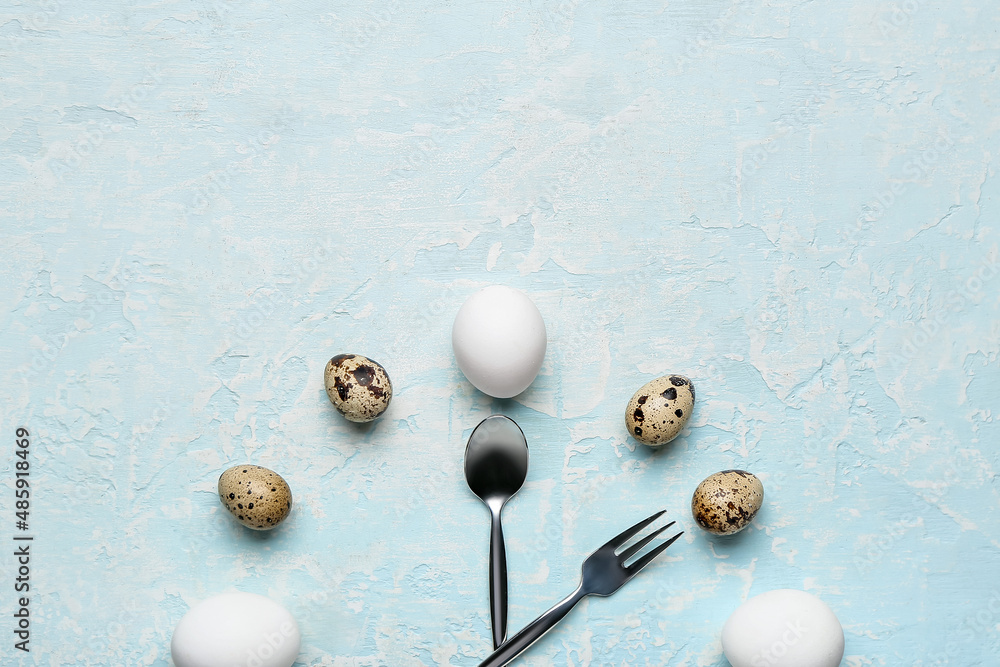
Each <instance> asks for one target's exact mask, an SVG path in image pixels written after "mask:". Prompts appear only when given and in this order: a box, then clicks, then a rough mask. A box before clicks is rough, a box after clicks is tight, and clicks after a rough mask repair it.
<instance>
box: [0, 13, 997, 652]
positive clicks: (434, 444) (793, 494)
mask: <svg viewBox="0 0 1000 667" xmlns="http://www.w3.org/2000/svg"><path fill="white" fill-rule="evenodd" d="M998 15H1000V6H998V5H997V3H995V2H991V1H990V0H966V1H959V2H949V3H940V2H938V3H932V2H929V1H927V0H907V1H906V2H899V3H881V2H879V3H868V2H834V1H832V0H818V1H813V2H798V1H795V2H793V1H782V0H777V1H775V2H769V3H752V2H747V1H719V0H699V1H693V2H679V3H678V2H659V3H620V2H611V3H593V2H584V1H583V0H560V1H559V2H556V1H554V0H553V1H551V2H548V1H542V2H534V3H503V2H479V3H455V2H444V1H442V0H431V1H418V2H414V3H403V2H398V1H397V0H375V1H373V2H362V3H322V2H298V3H285V4H278V3H264V2H253V1H251V2H231V1H229V0H185V1H180V0H177V1H174V0H166V1H164V2H155V3H133V2H119V1H116V0H112V1H110V2H106V3H101V4H100V5H99V6H98V5H96V4H94V3H68V2H64V1H63V0H38V1H35V0H26V1H25V2H21V3H11V2H5V3H3V5H2V6H0V216H2V220H3V223H2V224H3V232H2V233H3V238H4V245H3V247H4V250H5V261H4V262H3V263H2V265H0V286H2V290H0V299H2V301H3V310H2V312H3V314H4V321H3V326H2V329H0V330H2V334H0V340H2V350H3V356H4V363H3V364H2V366H0V371H2V376H0V387H2V390H0V391H2V394H0V397H2V401H3V405H4V409H3V411H2V415H3V419H2V433H3V434H4V438H3V442H4V443H6V444H5V445H4V452H3V456H0V480H2V481H0V485H2V492H3V493H2V496H3V498H2V500H0V512H2V514H0V525H2V531H0V536H2V539H3V540H4V547H3V549H2V550H0V551H2V552H3V553H5V554H7V553H8V552H12V549H11V548H9V547H10V545H11V544H13V542H12V541H11V540H12V537H13V534H14V533H16V532H18V531H17V530H16V528H15V525H14V522H15V517H14V512H15V505H14V502H15V501H14V495H13V494H14V485H15V482H14V479H15V477H14V475H15V470H16V462H17V458H16V455H15V436H14V434H15V430H16V429H17V428H18V427H26V428H28V429H29V431H30V433H31V447H30V480H31V484H32V487H31V488H32V489H33V493H34V495H33V496H32V498H31V505H30V508H31V509H30V527H29V529H28V530H27V531H25V532H27V533H30V534H31V535H33V536H34V538H35V539H34V541H33V543H32V544H33V546H32V549H33V552H32V553H33V560H32V563H31V602H30V609H31V613H32V616H31V628H32V634H31V649H32V650H31V652H30V654H27V655H25V654H22V653H20V652H15V651H14V649H13V641H12V638H13V629H14V621H13V616H12V615H13V613H14V609H15V604H16V602H15V600H14V597H13V593H12V586H13V582H14V579H15V575H16V569H15V568H16V565H15V563H14V559H13V557H12V556H10V555H6V556H4V557H3V558H0V580H2V581H0V586H2V590H4V591H5V593H4V595H3V596H2V598H0V605H2V609H0V612H2V613H0V617H2V618H3V619H4V620H2V621H0V638H2V646H0V656H2V658H3V660H2V662H3V664H5V665H6V664H17V665H168V664H169V641H170V636H171V632H172V630H173V628H174V626H175V624H176V623H177V622H178V620H179V619H180V618H181V617H182V616H183V614H184V613H185V612H186V611H187V610H188V609H189V608H190V606H191V605H193V604H195V603H197V602H198V601H200V600H202V599H204V598H206V597H208V596H211V595H214V594H216V593H219V592H222V591H226V590H245V591H250V592H256V593H262V594H265V595H269V596H271V597H272V598H274V599H275V600H278V601H280V602H281V603H282V604H284V605H286V606H287V607H288V609H289V610H291V612H292V613H293V614H294V615H295V617H296V618H297V619H298V621H299V623H300V625H301V627H302V632H303V647H302V651H301V655H300V659H299V662H298V663H296V664H299V665H310V666H320V665H323V666H333V665H335V666H337V667H347V666H354V667H357V666H364V665H392V666H394V667H399V666H403V665H455V666H465V665H475V664H477V663H478V661H479V659H481V658H482V657H484V656H485V655H486V654H487V652H488V647H489V644H490V631H489V619H488V612H487V587H486V556H487V551H488V514H487V511H486V509H485V507H483V506H482V504H481V503H480V502H479V501H478V499H476V498H475V497H474V496H472V494H471V493H470V492H469V491H468V489H467V488H466V486H465V482H464V480H463V478H462V474H461V463H462V462H461V456H462V452H463V448H464V445H465V440H466V439H467V437H468V435H469V433H470V432H471V430H472V428H473V427H474V426H475V425H476V424H477V423H478V422H479V421H480V420H481V419H483V418H484V417H486V416H487V415H489V414H491V413H494V412H503V413H505V414H508V415H510V416H511V417H513V418H514V419H515V420H516V421H517V422H518V423H519V424H520V425H521V427H522V428H523V430H524V432H525V434H526V435H527V438H528V442H529V446H530V448H531V467H530V471H529V473H528V481H527V484H526V486H525V488H524V489H523V490H522V491H521V492H520V493H519V494H518V495H517V496H516V497H515V499H514V500H512V501H511V502H510V504H509V505H508V507H507V509H506V510H505V514H504V519H505V529H506V535H507V548H508V556H509V568H510V596H511V610H510V624H511V628H512V629H516V628H518V627H520V626H522V625H523V624H524V623H526V622H528V621H529V620H531V619H532V618H534V616H536V615H537V614H538V613H539V612H541V611H543V610H544V609H546V608H547V607H548V606H549V605H550V604H551V603H553V602H555V601H556V600H557V599H559V598H561V597H562V596H563V595H565V594H566V593H568V592H569V591H570V590H572V588H573V587H574V586H575V585H576V579H577V576H578V572H579V565H580V562H581V561H582V559H583V557H584V556H585V555H586V554H588V553H589V552H590V551H591V550H592V549H594V548H595V547H596V546H598V545H599V544H600V543H602V542H603V541H604V540H606V539H607V538H608V537H610V536H611V535H612V534H614V533H616V532H618V530H620V529H621V528H623V527H624V526H627V525H629V524H630V523H631V522H633V521H635V520H637V519H639V518H641V517H644V516H646V515H648V514H650V513H651V512H653V511H654V510H657V509H659V508H666V509H667V510H668V512H669V514H670V516H671V517H675V518H677V519H678V520H679V521H680V522H681V523H682V524H683V525H684V527H685V529H686V531H687V532H686V533H685V535H684V537H683V538H682V540H681V541H679V542H678V543H677V544H675V545H674V546H673V547H671V549H670V550H669V551H668V552H667V554H666V555H665V556H664V557H663V558H662V559H661V560H660V561H659V562H657V563H656V564H655V565H653V566H650V568H649V569H648V570H647V571H646V572H644V573H642V575H640V577H639V578H637V579H636V580H635V581H633V582H631V583H630V584H629V585H628V586H627V587H626V588H624V589H623V590H621V591H620V592H619V593H617V594H616V595H615V596H613V597H610V598H607V599H591V600H589V601H586V602H584V603H583V604H581V606H580V607H578V608H577V609H576V610H574V612H573V613H572V614H571V615H570V616H569V617H568V618H567V619H566V620H565V621H564V623H563V624H562V625H561V626H560V627H559V628H557V629H556V630H554V631H553V632H552V633H551V634H550V635H548V636H546V637H545V638H544V639H543V641H542V642H541V643H539V644H538V645H537V646H535V647H533V648H532V650H531V651H530V652H529V653H527V654H526V655H525V656H524V658H523V659H522V660H521V664H524V665H616V666H624V665H628V666H640V665H642V666H645V665H697V666H702V667H705V666H708V667H717V666H718V667H721V666H723V665H725V664H726V661H725V658H724V657H723V655H722V652H721V646H720V642H719V636H720V632H721V628H722V625H723V623H724V621H725V620H726V618H727V617H728V615H729V614H730V613H731V612H732V611H733V610H734V609H735V608H736V607H737V606H738V605H739V604H740V603H741V602H742V601H743V600H745V599H747V598H748V597H749V596H752V595H755V594H757V593H761V592H764V591H767V590H770V589H774V588H800V589H804V590H807V591H810V592H812V593H815V594H816V595H818V596H820V597H821V598H822V599H823V600H824V601H826V602H827V603H828V604H829V605H830V607H831V608H832V609H833V610H834V611H835V612H836V613H837V615H838V616H839V618H840V620H841V622H842V624H843V626H844V629H845V633H846V638H847V651H846V657H845V659H844V664H845V665H850V666H852V667H857V666H868V665H879V666H881V665H893V666H895V665H908V666H909V665H913V666H918V665H919V666H927V665H942V664H947V665H995V664H1000V662H998V661H1000V627H998V624H1000V578H998V576H997V572H1000V536H998V533H997V528H996V526H997V525H998V523H1000V502H998V501H1000V484H998V476H997V471H998V468H1000V458H998V457H1000V454H998V448H997V444H998V436H1000V427H998V420H997V415H996V414H995V413H994V412H993V411H994V409H996V405H997V401H998V398H1000V371H998V354H1000V342H998V341H1000V324H998V323H1000V297H998V295H1000V276H998V268H1000V267H998V243H1000V241H998V229H997V214H998V206H1000V202H998V199H997V197H998V193H1000V178H998V175H997V162H996V160H997V154H998V151H1000V145H998V140H997V130H998V127H1000V126H998V120H997V119H998V117H1000V116H998V108H1000V107H998V103H1000V79H998V73H997V62H998V61H1000V35H998V32H997V29H998V26H1000V16H998ZM494 283H501V284H507V285H512V286H515V287H518V288H521V289H523V290H525V291H526V292H527V293H529V294H530V295H531V296H532V298H533V299H534V300H535V302H536V303H537V305H538V307H539V309H540V310H541V312H542V314H543V316H544V318H545V320H546V323H547V325H548V332H549V349H548V354H547V357H546V361H545V364H544V366H543V369H542V372H541V374H540V376H539V378H538V379H537V380H536V382H535V383H534V385H533V386H532V387H531V388H530V389H529V390H528V391H527V392H525V393H524V394H523V395H521V396H519V397H517V398H515V399H513V400H508V401H493V400H491V399H489V398H487V397H485V396H484V395H482V394H480V393H478V392H477V391H476V390H474V389H473V388H472V387H471V386H470V385H469V384H468V383H467V382H465V381H464V378H463V377H462V376H461V373H460V372H459V371H458V369H457V367H456V365H455V363H454V360H453V358H452V355H451V350H450V325H451V320H452V318H453V317H454V314H455V312H456V311H457V309H458V307H459V306H460V304H461V302H462V300H463V299H464V298H465V297H467V296H468V295H470V294H471V293H473V292H474V291H475V290H476V289H478V288H480V287H481V286H484V285H488V284H494ZM339 352H355V353H360V354H365V355H368V356H370V357H372V358H374V359H376V360H377V361H379V362H380V363H382V364H383V365H384V366H385V367H386V368H387V369H388V371H389V373H390V375H391V377H392V380H393V383H394V388H395V395H394V398H393V401H392V404H391V406H390V407H389V410H388V412H387V413H386V414H385V415H384V416H383V417H382V418H381V419H380V420H379V421H378V422H376V423H375V424H373V425H371V426H369V427H358V426H354V425H351V424H349V423H347V422H345V421H344V420H343V419H341V418H340V417H339V415H337V414H336V412H335V411H334V410H333V409H332V406H331V405H330V403H329V401H328V400H327V397H326V396H325V393H324V389H323V384H322V376H323V368H324V365H325V363H326V361H327V360H328V359H329V358H330V356H332V355H333V354H336V353H339ZM668 372H673V373H682V374H684V375H687V376H689V377H691V378H692V379H693V381H694V382H695V384H696V386H697V390H698V400H697V403H696V406H695V411H694V415H693V417H692V419H691V422H690V423H689V426H688V428H687V429H686V431H685V432H684V433H683V434H682V436H681V437H680V438H679V439H678V440H675V441H674V442H673V443H671V444H670V445H668V446H667V447H665V448H663V449H662V450H660V451H655V452H654V451H652V450H650V449H648V448H645V447H644V446H641V445H638V444H637V443H636V442H635V441H634V440H631V439H630V438H629V437H628V435H627V434H626V432H625V430H624V425H623V424H624V408H625V405H626V403H627V401H628V399H629V398H630V396H631V395H632V393H633V392H634V391H635V390H636V389H637V388H638V387H639V386H641V385H642V384H643V383H645V382H647V381H648V380H650V379H652V378H654V377H657V376H659V375H662V374H665V373H668ZM247 461H248V462H252V463H257V464H260V465H263V466H267V467H269V468H272V469H274V470H276V471H278V472H279V473H280V474H281V475H282V476H284V478H285V479H286V480H288V482H289V484H290V486H291V489H292V492H293V495H294V499H295V500H294V503H295V504H294V507H293V510H292V514H291V516H290V517H289V519H288V521H287V522H286V523H285V524H283V525H282V526H281V527H280V528H279V529H278V530H276V531H273V533H270V534H257V533H252V532H250V531H248V530H246V529H244V528H242V527H241V526H239V525H237V524H236V523H235V522H234V521H233V520H232V519H231V517H229V516H228V515H227V514H226V513H225V511H224V509H223V508H222V506H221V504H220V503H219V501H218V499H217V497H216V495H215V484H216V481H217V479H218V476H219V474H220V473H221V472H222V471H223V470H224V469H225V468H226V467H228V466H229V465H230V464H234V463H239V462H247ZM728 468H743V469H747V470H750V471H752V472H754V473H756V474H757V475H758V476H760V477H761V479H762V480H763V482H764V486H765V501H764V507H763V509H762V510H761V512H760V514H759V515H758V517H757V519H756V520H755V522H754V524H753V525H752V527H751V528H749V529H748V530H747V531H745V532H744V533H741V534H740V535H738V536H736V537H735V538H729V539H723V538H712V537H710V536H708V535H707V534H705V533H703V532H702V531H700V530H699V529H698V528H697V526H696V525H694V522H693V521H692V519H691V515H690V509H689V503H690V496H691V493H692V492H693V490H694V488H695V486H696V485H697V484H698V482H699V481H700V480H701V479H703V478H704V477H706V476H708V475H709V474H711V473H713V472H716V471H718V470H723V469H728Z"/></svg>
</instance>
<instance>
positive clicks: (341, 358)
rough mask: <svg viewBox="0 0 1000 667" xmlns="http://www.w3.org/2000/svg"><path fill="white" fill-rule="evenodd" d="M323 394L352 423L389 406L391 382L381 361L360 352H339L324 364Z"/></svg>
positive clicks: (368, 420) (376, 413) (366, 419)
mask: <svg viewBox="0 0 1000 667" xmlns="http://www.w3.org/2000/svg"><path fill="white" fill-rule="evenodd" d="M324 380H325V382H326V395H327V396H329V397H330V402H331V403H333V405H334V407H335V408H337V410H338V411H340V414H342V415H344V417H346V418H347V419H348V420H350V421H352V422H370V421H372V420H373V419H375V418H377V417H378V416H379V415H381V414H382V413H383V412H385V409H386V408H388V407H389V401H390V400H392V382H390V381H389V374H388V373H386V372H385V369H384V368H382V366H381V365H380V364H378V363H377V362H374V361H372V360H371V359H369V358H368V357H363V356H361V355H360V354H338V355H337V356H335V357H334V358H333V359H330V361H329V362H327V364H326V373H325V374H324Z"/></svg>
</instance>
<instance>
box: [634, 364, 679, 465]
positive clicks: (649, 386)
mask: <svg viewBox="0 0 1000 667" xmlns="http://www.w3.org/2000/svg"><path fill="white" fill-rule="evenodd" d="M693 408H694V384H693V383H692V382H691V380H689V379H688V378H686V377H684V376H683V375H664V376H663V377H660V378H656V379H655V380H651V381H650V382H647V383H646V384H644V385H642V387H641V388H640V389H639V391H637V392H635V394H634V395H633V396H632V400H630V401H629V402H628V407H627V408H625V428H627V429H628V432H629V435H631V436H632V437H633V438H635V439H636V440H638V441H639V442H641V443H643V444H644V445H650V446H652V447H658V446H660V445H665V444H667V443H668V442H670V441H671V440H673V439H674V438H676V437H677V434H678V433H680V432H681V429H683V428H684V425H685V424H687V421H688V419H690V418H691V410H692V409H693Z"/></svg>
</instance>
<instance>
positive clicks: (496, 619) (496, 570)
mask: <svg viewBox="0 0 1000 667" xmlns="http://www.w3.org/2000/svg"><path fill="white" fill-rule="evenodd" d="M491 514H492V515H493V522H492V525H491V529H490V618H491V619H492V622H493V648H494V649H496V647H498V646H500V644H503V642H504V640H505V639H506V638H507V550H506V549H505V548H504V545H503V526H501V525H500V510H499V509H497V510H495V511H492V512H491Z"/></svg>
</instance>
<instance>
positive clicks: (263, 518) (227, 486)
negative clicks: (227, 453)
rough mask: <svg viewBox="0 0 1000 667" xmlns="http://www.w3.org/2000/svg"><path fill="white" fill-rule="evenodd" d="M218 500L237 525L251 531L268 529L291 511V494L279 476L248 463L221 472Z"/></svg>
mask: <svg viewBox="0 0 1000 667" xmlns="http://www.w3.org/2000/svg"><path fill="white" fill-rule="evenodd" d="M219 500H221V501H222V504H223V505H225V506H226V509H227V510H229V511H230V512H231V513H232V515H233V516H234V517H236V519H237V520H238V521H239V522H240V523H242V524H243V525H244V526H246V527H247V528H253V529H254V530H271V529H272V528H274V527H275V526H277V525H278V524H279V523H281V522H282V521H284V520H285V517H287V516H288V513H289V512H290V511H291V509H292V491H291V489H289V488H288V484H286V483H285V480H283V479H282V478H281V475H279V474H278V473H276V472H274V471H273V470H268V469H267V468H262V467H260V466H254V465H249V464H245V465H239V466H233V467H232V468H230V469H229V470H227V471H226V472H224V473H222V475H221V476H220V477H219Z"/></svg>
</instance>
